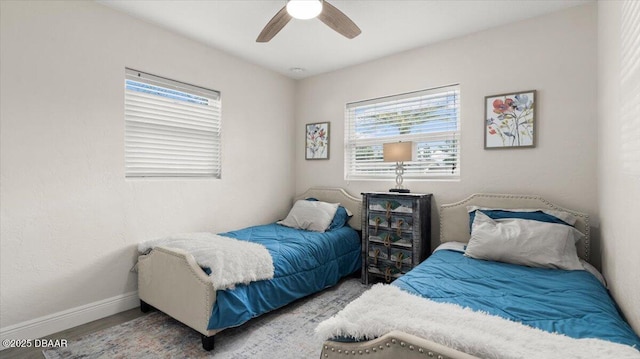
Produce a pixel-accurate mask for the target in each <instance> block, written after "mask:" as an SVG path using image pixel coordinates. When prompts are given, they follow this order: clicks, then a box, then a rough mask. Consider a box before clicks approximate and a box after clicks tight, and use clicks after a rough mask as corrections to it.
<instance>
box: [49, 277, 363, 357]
mask: <svg viewBox="0 0 640 359" xmlns="http://www.w3.org/2000/svg"><path fill="white" fill-rule="evenodd" d="M367 288H368V286H365V285H363V284H361V283H360V280H359V279H355V278H349V279H345V280H342V281H341V282H340V283H338V285H336V286H335V287H333V288H330V289H327V290H325V291H323V292H321V293H318V294H315V295H312V296H309V297H307V298H303V299H301V300H298V301H296V302H294V303H292V304H290V305H287V306H285V307H283V308H280V309H278V310H276V311H273V312H271V313H267V314H264V315H262V316H260V317H258V318H255V319H252V320H251V321H249V322H248V323H245V324H243V325H241V326H240V327H237V328H232V329H227V330H224V331H222V332H220V333H218V334H217V335H216V337H215V348H214V349H213V351H211V352H206V351H204V350H203V349H202V345H201V342H200V334H199V333H198V332H196V331H195V330H193V329H191V328H189V327H187V326H185V325H183V324H182V323H180V322H178V321H176V320H174V319H172V318H170V317H168V316H167V315H165V314H163V313H161V312H152V313H149V314H148V315H145V316H143V317H140V318H136V319H134V320H132V321H129V322H126V323H123V324H120V325H117V326H115V327H112V328H109V329H104V330H101V331H99V332H96V333H93V334H90V335H87V336H85V337H82V338H80V339H78V340H72V341H70V342H69V345H68V346H67V347H66V348H58V349H52V350H47V351H45V352H44V355H45V358H47V359H60V358H96V359H97V358H101V359H102V358H105V359H106V358H109V359H111V358H123V359H124V358H216V359H218V358H220V359H224V358H252V359H253V358H266V359H271V358H274V359H287V358H291V359H303V358H319V357H320V348H321V345H322V340H319V339H318V338H316V336H315V335H314V329H315V328H316V326H317V325H318V323H320V322H321V321H323V320H325V319H327V318H329V317H331V316H333V315H334V314H336V313H337V312H338V311H340V310H341V309H342V308H344V307H345V306H346V305H347V304H348V303H349V302H351V301H352V300H354V299H356V298H357V297H359V296H360V294H362V293H363V292H364V291H365V290H366V289H367Z"/></svg>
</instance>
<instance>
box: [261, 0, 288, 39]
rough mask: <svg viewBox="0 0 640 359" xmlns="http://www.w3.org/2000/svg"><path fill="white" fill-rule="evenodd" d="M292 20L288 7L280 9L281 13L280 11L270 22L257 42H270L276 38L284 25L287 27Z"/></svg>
mask: <svg viewBox="0 0 640 359" xmlns="http://www.w3.org/2000/svg"><path fill="white" fill-rule="evenodd" d="M290 20H291V15H289V13H288V12H287V7H286V6H285V7H283V8H282V9H280V11H278V13H277V14H276V15H275V16H274V17H273V18H272V19H271V20H269V22H268V23H267V25H265V27H264V29H262V32H261V33H260V35H258V38H257V39H256V42H268V41H269V40H271V39H273V37H274V36H276V34H277V33H279V32H280V30H282V28H283V27H284V25H286V24H287V23H288V22H289V21H290Z"/></svg>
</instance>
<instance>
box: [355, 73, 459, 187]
mask: <svg viewBox="0 0 640 359" xmlns="http://www.w3.org/2000/svg"><path fill="white" fill-rule="evenodd" d="M459 108H460V88H459V85H453V86H446V87H440V88H435V89H429V90H424V91H418V92H411V93H406V94H401V95H395V96H389V97H383V98H377V99H373V100H367V101H360V102H354V103H349V104H347V106H346V112H345V132H346V133H345V147H346V148H345V179H346V180H375V179H391V178H395V163H390V162H383V160H382V145H383V143H388V142H398V141H413V143H414V155H413V161H411V162H405V166H404V168H405V173H404V175H403V177H404V178H405V179H412V178H413V179H457V178H459V177H460V144H459V141H460V111H459Z"/></svg>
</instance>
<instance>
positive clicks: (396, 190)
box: [389, 188, 411, 193]
mask: <svg viewBox="0 0 640 359" xmlns="http://www.w3.org/2000/svg"><path fill="white" fill-rule="evenodd" d="M389 192H398V193H410V192H411V191H410V190H408V189H406V188H392V189H390V190H389Z"/></svg>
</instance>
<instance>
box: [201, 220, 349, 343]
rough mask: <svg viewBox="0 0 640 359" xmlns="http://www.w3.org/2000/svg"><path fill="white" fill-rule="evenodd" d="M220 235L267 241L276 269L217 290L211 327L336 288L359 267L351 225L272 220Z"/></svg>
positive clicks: (234, 323) (229, 324) (234, 322)
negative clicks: (313, 226)
mask: <svg viewBox="0 0 640 359" xmlns="http://www.w3.org/2000/svg"><path fill="white" fill-rule="evenodd" d="M221 235H223V236H227V237H232V238H236V239H242V240H247V241H250V242H255V243H260V244H262V245H264V246H265V247H266V248H267V250H268V251H269V253H270V254H271V257H272V258H273V266H274V269H275V272H274V278H273V279H270V280H262V281H257V282H253V283H250V284H248V285H238V286H236V288H235V289H232V290H219V291H217V293H216V302H215V305H214V307H213V311H212V313H211V318H210V319H209V326H208V329H209V330H213V329H223V328H228V327H234V326H238V325H240V324H242V323H245V322H246V321H248V320H249V319H251V318H254V317H257V316H259V315H261V314H264V313H266V312H268V311H271V310H273V309H276V308H279V307H282V306H284V305H286V304H288V303H291V302H292V301H294V300H296V299H299V298H302V297H304V296H307V295H309V294H312V293H316V292H318V291H320V290H322V289H325V288H327V287H330V286H333V285H335V284H336V283H337V282H338V280H339V279H340V278H342V277H344V276H346V275H348V274H351V273H353V272H355V271H356V270H358V269H360V266H361V264H360V263H361V252H360V237H359V236H358V233H357V232H356V231H355V230H354V229H353V228H351V227H348V226H345V227H342V228H339V229H335V230H331V231H328V232H325V233H318V232H310V231H304V230H298V229H293V228H289V227H284V226H281V225H278V224H275V223H274V224H268V225H262V226H254V227H249V228H245V229H241V230H238V231H233V232H228V233H221Z"/></svg>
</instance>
